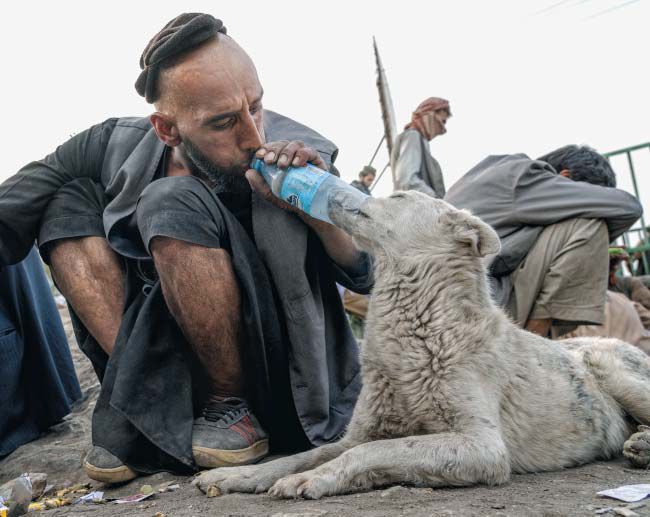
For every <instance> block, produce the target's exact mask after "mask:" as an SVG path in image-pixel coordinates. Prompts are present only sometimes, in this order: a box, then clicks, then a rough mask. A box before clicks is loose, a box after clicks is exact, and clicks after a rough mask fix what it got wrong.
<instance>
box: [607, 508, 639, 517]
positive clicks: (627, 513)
mask: <svg viewBox="0 0 650 517" xmlns="http://www.w3.org/2000/svg"><path fill="white" fill-rule="evenodd" d="M612 511H613V512H614V513H615V514H616V515H622V516H623V517H638V516H639V514H638V513H636V512H635V511H634V510H630V509H629V508H627V507H626V506H623V507H621V508H614V509H613V510H612Z"/></svg>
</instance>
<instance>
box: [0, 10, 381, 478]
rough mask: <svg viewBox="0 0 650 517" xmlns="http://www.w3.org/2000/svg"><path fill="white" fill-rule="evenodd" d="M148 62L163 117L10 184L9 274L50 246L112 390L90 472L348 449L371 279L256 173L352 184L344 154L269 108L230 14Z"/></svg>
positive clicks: (105, 396)
mask: <svg viewBox="0 0 650 517" xmlns="http://www.w3.org/2000/svg"><path fill="white" fill-rule="evenodd" d="M140 66H141V68H142V73H141V74H140V76H139V77H138V80H137V82H136V89H137V91H138V93H139V94H140V95H142V96H143V97H145V98H146V100H147V102H149V103H153V104H154V106H155V112H154V113H153V115H151V116H150V117H149V118H145V119H138V118H112V119H109V120H106V121H105V122H103V123H101V124H98V125H96V126H93V127H91V128H90V129H88V130H86V131H83V132H82V133H80V134H78V135H76V136H75V137H73V138H72V139H71V140H69V141H68V142H66V143H65V144H63V145H62V146H60V147H59V148H58V149H57V150H56V151H55V152H54V153H52V154H50V155H49V156H47V157H46V158H44V159H43V160H40V161H36V162H32V163H30V164H28V165H27V166H25V167H24V168H23V169H21V170H20V171H19V172H18V173H17V174H16V175H15V176H13V177H11V178H10V179H9V180H7V181H6V182H5V183H4V184H2V185H1V186H0V267H2V266H5V265H7V264H13V263H16V262H18V261H20V260H21V259H22V258H24V257H25V256H26V255H27V253H28V252H29V250H30V248H31V247H32V245H33V242H34V241H35V240H38V244H39V248H40V252H41V254H42V256H43V258H44V260H45V261H46V262H47V263H48V264H49V265H50V267H51V269H52V273H53V276H54V279H55V281H56V284H57V286H58V288H59V290H60V291H61V292H62V293H63V295H64V296H65V297H66V300H67V301H68V304H69V308H70V311H71V314H72V318H73V321H74V324H75V331H76V337H77V340H78V342H79V344H80V346H81V348H82V349H83V350H84V352H85V353H86V354H87V355H88V357H89V358H90V359H91V361H92V363H93V365H94V367H95V370H96V371H97V374H98V376H99V378H100V379H101V383H102V386H101V393H100V396H99V400H98V402H97V406H96V409H95V412H94V415H93V445H94V447H93V448H92V450H91V451H90V453H89V454H88V456H87V457H86V459H85V462H84V467H85V470H86V472H87V474H88V476H89V477H91V478H93V479H97V480H100V481H104V482H120V481H126V480H129V479H132V478H133V477H135V476H136V475H137V473H138V472H143V473H151V472H156V471H159V470H171V471H176V472H187V473H189V472H192V471H195V470H196V469H197V467H215V466H222V465H238V464H245V463H250V462H254V461H257V460H259V459H261V458H262V457H264V456H265V455H266V454H267V453H268V450H269V438H270V442H271V447H273V448H275V449H276V450H279V451H284V452H294V451H296V450H304V449H307V448H309V447H311V446H314V445H320V444H323V443H326V442H330V441H333V440H336V439H337V438H338V437H339V436H340V435H341V434H342V433H343V432H344V429H345V426H346V424H347V423H348V421H349V419H350V416H351V412H352V409H353V406H354V404H355V401H356V398H357V395H358V393H359V390H360V385H361V382H360V375H359V364H358V358H357V356H358V349H357V344H356V342H355V340H354V338H353V336H352V334H351V331H350V328H349V325H348V323H347V319H346V317H345V314H344V311H343V307H342V304H341V300H340V298H339V296H338V293H337V290H336V283H337V282H338V283H339V284H341V285H343V286H345V287H346V288H349V289H352V290H355V291H360V292H364V293H367V292H368V290H369V288H370V284H371V276H372V275H371V263H370V260H369V258H368V256H367V255H365V254H363V253H361V252H359V251H358V250H357V249H356V248H355V247H354V245H353V243H352V240H351V238H350V237H349V236H348V235H347V234H346V233H344V232H343V231H342V230H340V229H338V228H336V227H334V226H331V225H328V224H325V223H321V222H319V221H315V220H312V219H310V218H309V217H307V216H305V215H304V214H302V213H295V212H292V211H291V210H293V209H292V208H291V207H289V206H288V205H286V204H284V203H282V202H280V201H279V200H278V199H277V198H275V197H274V196H273V195H272V194H271V192H270V189H269V188H268V187H267V185H266V183H265V182H264V180H263V179H262V177H261V176H259V175H258V174H257V173H256V172H255V171H253V170H250V168H249V164H250V162H251V159H252V158H253V156H257V157H258V158H261V159H263V160H264V161H266V162H267V163H276V162H277V164H278V165H279V166H281V167H286V166H288V165H290V164H293V165H296V166H303V165H305V164H306V163H307V162H310V163H313V164H314V165H316V166H317V167H320V168H323V169H330V170H331V171H333V172H335V169H333V162H334V159H335V158H336V154H337V152H338V150H337V148H336V147H335V145H334V144H333V143H332V142H330V141H329V140H327V139H325V138H324V137H322V136H321V135H319V134H318V133H316V132H315V131H313V130H311V129H309V128H307V127H305V126H303V125H301V124H299V123H297V122H294V121H292V120H290V119H288V118H286V117H283V116H281V115H279V114H276V113H273V112H271V111H266V110H264V109H263V108H262V94H263V91H262V86H261V84H260V82H259V80H258V77H257V72H256V69H255V66H254V65H253V63H252V62H251V59H250V58H249V57H248V55H247V54H246V53H245V52H244V50H242V49H241V47H239V45H237V43H236V42H235V41H234V40H233V39H232V38H231V37H229V36H227V35H226V29H225V27H224V26H223V24H222V23H221V21H220V20H217V19H215V18H213V17H212V16H210V15H207V14H196V13H192V14H183V15H180V16H178V17H177V18H175V19H174V20H172V21H171V22H169V23H168V24H167V25H166V26H165V27H164V28H163V29H162V30H161V31H160V32H159V33H158V34H157V35H156V36H154V37H153V39H152V40H151V41H150V42H149V44H148V45H147V47H146V48H145V50H144V52H143V54H142V57H141V60H140ZM303 142H304V143H303ZM315 149H317V150H318V151H315ZM251 186H252V191H251ZM197 416H198V417H197ZM267 433H268V434H267Z"/></svg>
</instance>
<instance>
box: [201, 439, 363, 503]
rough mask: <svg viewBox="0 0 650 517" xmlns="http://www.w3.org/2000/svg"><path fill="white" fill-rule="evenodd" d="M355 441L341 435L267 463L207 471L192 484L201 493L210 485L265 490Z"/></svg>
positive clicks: (233, 489) (225, 490)
mask: <svg viewBox="0 0 650 517" xmlns="http://www.w3.org/2000/svg"><path fill="white" fill-rule="evenodd" d="M356 443H358V442H352V441H351V440H349V439H348V440H346V437H344V438H343V439H342V440H341V441H340V442H337V443H332V444H327V445H323V446H322V447H318V448H316V449H312V450H310V451H306V452H302V453H300V454H295V455H293V456H286V457H284V458H279V459H277V460H273V461H269V462H268V463H261V464H259V465H245V466H242V467H220V468H216V469H212V470H207V471H205V472H203V473H201V474H200V475H199V476H198V477H197V478H196V479H195V480H194V485H195V486H198V487H199V488H200V489H201V490H202V491H203V492H207V490H208V488H210V487H211V486H215V487H217V488H218V489H219V490H220V491H221V492H222V493H224V494H226V493H228V492H247V493H261V492H266V491H267V490H268V489H269V488H271V486H272V485H273V483H275V482H276V481H277V480H278V479H280V478H282V477H284V476H288V475H289V474H294V473H296V472H302V471H304V470H308V469H313V468H315V467H317V466H319V465H321V464H323V463H325V462H327V461H330V460H331V459H333V458H336V457H337V456H339V455H340V454H343V453H344V452H345V451H346V450H348V449H349V448H350V447H352V446H354V445H356Z"/></svg>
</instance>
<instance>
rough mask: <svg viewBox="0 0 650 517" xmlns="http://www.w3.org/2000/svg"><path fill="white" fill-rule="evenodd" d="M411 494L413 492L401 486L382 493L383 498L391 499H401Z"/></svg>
mask: <svg viewBox="0 0 650 517" xmlns="http://www.w3.org/2000/svg"><path fill="white" fill-rule="evenodd" d="M410 494H411V491H410V490H409V489H408V488H406V487H405V486H401V485H397V486H394V487H391V488H388V489H386V490H382V491H381V497H389V498H391V499H397V498H399V497H404V496H408V495H410Z"/></svg>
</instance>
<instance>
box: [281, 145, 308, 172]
mask: <svg viewBox="0 0 650 517" xmlns="http://www.w3.org/2000/svg"><path fill="white" fill-rule="evenodd" d="M304 148H305V144H304V143H303V142H300V141H299V140H294V141H292V142H289V143H288V144H287V145H286V146H285V147H284V148H283V149H282V150H281V151H280V154H279V155H278V167H280V168H282V169H285V168H287V167H289V165H291V164H292V162H293V160H294V158H295V156H296V152H297V151H298V150H300V149H304Z"/></svg>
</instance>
